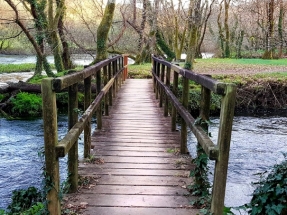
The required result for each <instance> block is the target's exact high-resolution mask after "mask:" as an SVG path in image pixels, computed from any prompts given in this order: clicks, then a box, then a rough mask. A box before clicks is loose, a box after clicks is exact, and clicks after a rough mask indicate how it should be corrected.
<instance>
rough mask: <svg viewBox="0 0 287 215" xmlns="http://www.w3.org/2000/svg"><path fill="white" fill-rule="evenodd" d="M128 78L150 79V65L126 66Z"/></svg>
mask: <svg viewBox="0 0 287 215" xmlns="http://www.w3.org/2000/svg"><path fill="white" fill-rule="evenodd" d="M128 76H129V78H137V79H142V78H152V74H151V64H150V63H145V64H140V65H135V64H134V65H129V66H128Z"/></svg>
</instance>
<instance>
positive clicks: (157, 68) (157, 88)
mask: <svg viewBox="0 0 287 215" xmlns="http://www.w3.org/2000/svg"><path fill="white" fill-rule="evenodd" d="M155 74H156V76H157V77H159V75H160V63H159V62H157V64H156V70H155ZM159 88H160V85H159V84H158V83H157V82H156V92H155V98H156V99H158V96H159V92H160V89H159Z"/></svg>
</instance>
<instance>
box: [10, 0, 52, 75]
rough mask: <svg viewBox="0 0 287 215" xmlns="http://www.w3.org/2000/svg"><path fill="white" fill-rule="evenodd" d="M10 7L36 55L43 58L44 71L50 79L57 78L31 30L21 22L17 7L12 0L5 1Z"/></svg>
mask: <svg viewBox="0 0 287 215" xmlns="http://www.w3.org/2000/svg"><path fill="white" fill-rule="evenodd" d="M5 1H6V2H7V3H8V5H9V6H10V7H11V8H12V10H13V11H14V12H15V22H16V24H17V25H18V26H19V27H20V28H21V29H22V31H23V32H24V34H25V35H26V36H27V38H28V40H29V41H30V43H31V44H32V46H33V48H34V49H35V51H36V54H37V56H38V57H41V58H42V60H43V66H44V70H45V72H46V74H47V76H49V77H53V76H55V75H54V73H53V72H52V70H51V67H50V65H49V63H48V61H47V58H46V56H45V55H44V53H43V52H42V51H41V47H40V46H39V45H38V43H37V41H36V40H35V38H34V37H33V36H32V35H31V33H30V32H29V30H28V29H27V28H26V27H25V25H24V23H23V22H22V21H21V20H20V18H19V13H18V10H17V7H16V5H15V4H14V3H13V2H12V1H11V0H5Z"/></svg>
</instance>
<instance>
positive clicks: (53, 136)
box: [41, 78, 61, 214]
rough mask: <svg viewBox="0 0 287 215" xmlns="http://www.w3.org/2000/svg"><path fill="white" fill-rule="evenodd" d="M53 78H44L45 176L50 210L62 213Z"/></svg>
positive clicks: (54, 212) (53, 212)
mask: <svg viewBox="0 0 287 215" xmlns="http://www.w3.org/2000/svg"><path fill="white" fill-rule="evenodd" d="M52 81H53V79H52V78H45V79H43V80H42V86H41V88H42V100H43V123H44V142H45V177H46V185H45V186H46V188H47V189H48V190H49V191H48V193H47V202H48V210H49V212H50V214H61V207H60V199H59V190H60V186H59V183H60V182H59V181H60V178H59V159H58V158H57V157H56V151H55V146H56V145H57V144H58V128H57V107H56V93H55V92H53V91H52Z"/></svg>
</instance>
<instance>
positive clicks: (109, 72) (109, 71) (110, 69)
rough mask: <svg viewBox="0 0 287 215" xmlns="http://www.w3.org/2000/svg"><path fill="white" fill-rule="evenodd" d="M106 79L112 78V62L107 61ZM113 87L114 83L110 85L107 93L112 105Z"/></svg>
mask: <svg viewBox="0 0 287 215" xmlns="http://www.w3.org/2000/svg"><path fill="white" fill-rule="evenodd" d="M108 79H109V80H111V79H112V64H111V63H109V65H108ZM113 88H114V85H112V86H111V88H110V90H109V92H108V95H109V105H110V106H112V105H113Z"/></svg>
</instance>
